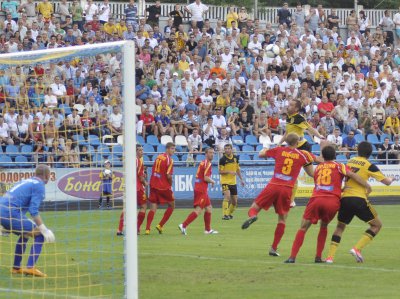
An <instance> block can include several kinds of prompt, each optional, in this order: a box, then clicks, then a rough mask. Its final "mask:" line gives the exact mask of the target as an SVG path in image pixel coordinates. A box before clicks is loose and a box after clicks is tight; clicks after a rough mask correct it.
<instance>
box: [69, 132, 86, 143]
mask: <svg viewBox="0 0 400 299" xmlns="http://www.w3.org/2000/svg"><path fill="white" fill-rule="evenodd" d="M72 139H73V140H74V141H75V142H76V143H77V144H79V145H88V143H87V142H86V140H85V138H84V137H83V136H82V135H79V134H76V135H74V136H72Z"/></svg>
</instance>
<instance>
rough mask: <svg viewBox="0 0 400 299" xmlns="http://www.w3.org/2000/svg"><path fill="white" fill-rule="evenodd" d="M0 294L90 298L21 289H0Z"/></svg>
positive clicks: (75, 298)
mask: <svg viewBox="0 0 400 299" xmlns="http://www.w3.org/2000/svg"><path fill="white" fill-rule="evenodd" d="M0 292H7V293H19V294H31V295H39V296H49V297H50V296H51V297H52V298H65V299H86V298H90V297H86V296H85V297H83V296H72V295H67V294H64V295H61V294H57V293H53V292H42V291H35V290H21V289H18V290H17V289H10V288H0Z"/></svg>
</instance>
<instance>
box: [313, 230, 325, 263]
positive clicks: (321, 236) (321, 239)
mask: <svg viewBox="0 0 400 299" xmlns="http://www.w3.org/2000/svg"><path fill="white" fill-rule="evenodd" d="M327 234H328V228H327V227H321V228H320V229H319V233H318V238H317V254H316V255H315V257H321V256H322V251H324V248H325V242H326V235H327Z"/></svg>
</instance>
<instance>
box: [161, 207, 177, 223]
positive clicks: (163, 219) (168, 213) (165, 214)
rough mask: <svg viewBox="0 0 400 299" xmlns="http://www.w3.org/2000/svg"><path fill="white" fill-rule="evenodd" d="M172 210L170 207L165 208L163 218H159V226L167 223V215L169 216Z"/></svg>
mask: <svg viewBox="0 0 400 299" xmlns="http://www.w3.org/2000/svg"><path fill="white" fill-rule="evenodd" d="M173 211H174V209H173V208H171V207H168V208H167V209H166V210H165V213H164V216H163V218H162V219H161V221H160V223H159V225H160V226H161V227H163V226H164V224H165V223H167V221H168V219H169V217H171V215H172V212H173Z"/></svg>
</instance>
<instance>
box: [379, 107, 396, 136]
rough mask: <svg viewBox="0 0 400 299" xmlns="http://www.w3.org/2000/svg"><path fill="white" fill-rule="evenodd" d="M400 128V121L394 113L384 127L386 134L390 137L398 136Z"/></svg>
mask: <svg viewBox="0 0 400 299" xmlns="http://www.w3.org/2000/svg"><path fill="white" fill-rule="evenodd" d="M399 128H400V121H399V118H398V117H397V113H396V112H394V111H393V112H392V114H391V115H390V116H389V117H388V118H387V119H386V121H385V124H384V125H383V129H384V131H385V133H386V134H389V135H398V134H399V131H400V130H399Z"/></svg>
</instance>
